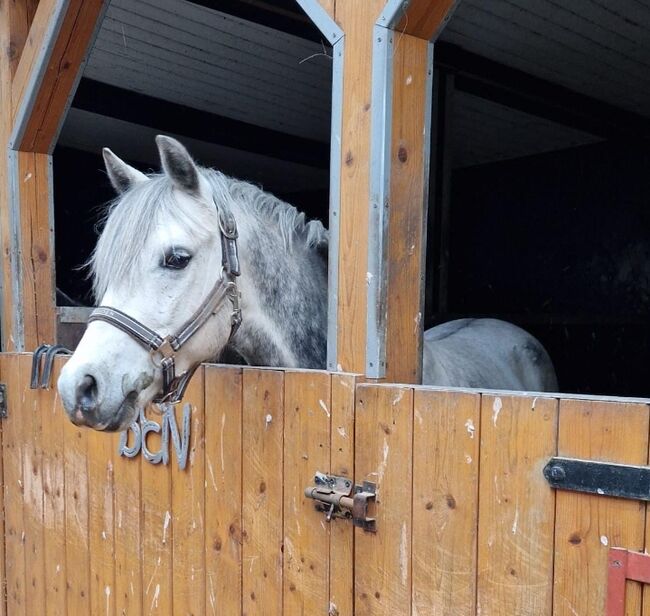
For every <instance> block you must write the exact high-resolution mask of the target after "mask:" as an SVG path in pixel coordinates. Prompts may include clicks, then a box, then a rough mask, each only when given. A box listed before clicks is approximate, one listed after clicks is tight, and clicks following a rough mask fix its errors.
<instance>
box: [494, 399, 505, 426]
mask: <svg viewBox="0 0 650 616" xmlns="http://www.w3.org/2000/svg"><path fill="white" fill-rule="evenodd" d="M502 408H503V403H502V402H501V398H495V399H494V403H493V404H492V423H493V424H494V427H495V428H496V427H497V420H498V419H499V413H500V412H501V409H502Z"/></svg>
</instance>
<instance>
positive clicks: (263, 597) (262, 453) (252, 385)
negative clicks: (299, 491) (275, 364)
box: [242, 368, 284, 616]
mask: <svg viewBox="0 0 650 616" xmlns="http://www.w3.org/2000/svg"><path fill="white" fill-rule="evenodd" d="M243 377H244V389H243V431H242V434H243V436H242V442H243V465H242V528H243V531H242V537H243V544H242V563H243V580H242V588H243V593H242V611H243V613H245V614H247V615H248V616H253V615H254V614H260V615H263V616H273V615H276V614H277V615H280V614H281V613H282V516H283V511H282V504H283V495H282V483H283V477H282V468H283V467H282V452H283V432H284V374H283V373H282V372H278V371H272V370H256V369H249V368H246V369H244V375H243Z"/></svg>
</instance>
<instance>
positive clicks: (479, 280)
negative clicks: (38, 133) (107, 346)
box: [54, 144, 650, 396]
mask: <svg viewBox="0 0 650 616" xmlns="http://www.w3.org/2000/svg"><path fill="white" fill-rule="evenodd" d="M648 158H649V155H648V153H647V152H645V151H643V150H642V149H641V148H636V147H633V146H629V145H610V144H598V145H590V146H582V147H579V148H572V149H568V150H564V151H560V152H552V153H549V154H542V155H537V156H532V157H527V158H523V159H518V160H510V161H505V162H499V163H492V164H488V165H481V166H477V167H472V168H467V169H461V170H457V171H456V172H454V174H453V178H452V197H451V218H450V239H449V242H450V259H449V291H448V293H449V300H448V309H449V314H448V315H444V316H439V315H436V316H434V315H431V314H429V315H427V322H428V323H429V324H432V323H435V322H440V321H443V320H449V319H451V318H455V317H456V316H472V315H475V316H492V317H497V318H504V319H507V320H510V321H512V322H514V323H516V324H518V325H520V326H522V327H524V328H525V329H527V330H529V331H530V332H531V333H533V334H534V335H535V336H537V337H538V338H539V339H540V340H541V342H542V343H543V344H544V346H545V347H546V348H547V349H548V351H549V353H550V355H551V357H552V359H553V361H554V363H555V366H556V369H557V372H558V376H559V381H560V388H561V390H562V391H563V392H576V393H595V394H596V393H597V394H611V395H630V396H648V395H650V386H649V385H648V379H647V375H646V371H647V365H648V364H650V325H649V323H648V319H647V316H648V308H649V302H650V247H649V245H648V239H647V232H648V229H650V207H648V203H649V201H650V199H649V198H648V197H649V196H650V175H649V174H648V173H647V172H644V171H645V170H647V168H648V165H649V163H650V160H648ZM134 164H136V165H138V166H139V167H140V168H143V169H146V168H147V166H146V165H143V164H141V163H140V164H138V163H137V161H136V162H134ZM54 171H55V172H54V178H55V186H54V198H55V216H56V263H57V287H58V288H59V289H60V290H61V291H63V292H64V293H66V294H67V295H69V296H70V297H71V298H72V299H74V300H75V301H76V302H79V303H81V304H86V305H90V304H91V303H92V297H91V291H90V281H89V280H88V278H87V276H86V274H85V271H84V270H80V269H78V268H79V266H80V265H81V264H83V262H84V261H85V260H86V259H87V257H88V255H89V254H90V252H91V251H92V248H93V246H94V243H95V241H96V233H97V229H98V225H99V222H100V220H101V217H102V214H103V212H104V209H105V205H106V203H108V202H109V201H110V200H111V199H112V198H113V196H114V195H113V190H112V188H111V186H110V184H109V182H108V179H107V177H106V174H105V172H104V170H103V164H102V160H101V157H100V156H97V155H92V154H88V153H86V152H81V151H78V150H72V149H67V148H58V149H57V150H56V151H55V153H54ZM281 196H282V197H284V198H285V199H287V200H288V201H289V202H291V203H293V204H295V205H296V206H297V207H298V208H299V209H301V210H303V211H307V213H308V215H310V216H312V217H320V218H321V219H322V220H323V222H325V223H326V221H327V195H326V194H324V193H322V192H316V193H305V194H293V195H281ZM428 278H429V279H430V278H431V277H430V276H429V277H428ZM60 303H66V301H65V299H63V298H60Z"/></svg>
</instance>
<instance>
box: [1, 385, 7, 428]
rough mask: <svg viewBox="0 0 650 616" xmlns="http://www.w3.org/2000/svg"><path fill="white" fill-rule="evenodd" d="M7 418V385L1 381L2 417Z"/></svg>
mask: <svg viewBox="0 0 650 616" xmlns="http://www.w3.org/2000/svg"><path fill="white" fill-rule="evenodd" d="M6 418H7V386H6V385H5V384H4V383H0V419H6Z"/></svg>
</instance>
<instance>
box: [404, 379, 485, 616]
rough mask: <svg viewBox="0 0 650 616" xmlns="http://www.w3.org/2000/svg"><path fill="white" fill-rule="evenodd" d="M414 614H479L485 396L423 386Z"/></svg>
mask: <svg viewBox="0 0 650 616" xmlns="http://www.w3.org/2000/svg"><path fill="white" fill-rule="evenodd" d="M413 406H414V421H413V451H414V456H413V554H412V569H413V592H412V595H413V613H416V614H421V615H423V616H424V615H425V614H430V615H432V616H433V615H435V616H447V615H450V614H453V615H454V616H461V615H464V616H465V615H466V616H473V615H474V614H475V613H476V572H477V563H476V549H477V533H478V476H479V443H480V426H481V421H480V395H479V394H468V393H460V392H457V393H456V392H455V393H451V392H440V391H426V390H416V391H415V397H414V403H413Z"/></svg>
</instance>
